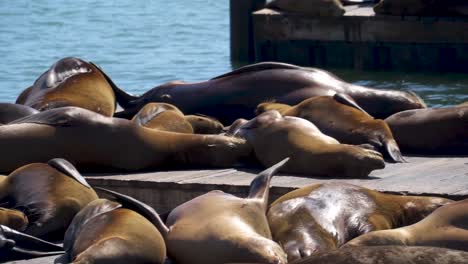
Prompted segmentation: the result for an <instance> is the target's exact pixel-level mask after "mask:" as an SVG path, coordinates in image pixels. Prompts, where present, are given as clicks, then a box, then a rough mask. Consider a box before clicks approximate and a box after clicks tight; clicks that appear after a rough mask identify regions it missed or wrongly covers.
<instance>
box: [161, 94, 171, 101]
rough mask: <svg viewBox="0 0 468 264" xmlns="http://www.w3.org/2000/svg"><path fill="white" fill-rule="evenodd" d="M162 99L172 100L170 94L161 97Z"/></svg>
mask: <svg viewBox="0 0 468 264" xmlns="http://www.w3.org/2000/svg"><path fill="white" fill-rule="evenodd" d="M161 99H163V100H170V99H172V96H170V95H169V94H163V95H161Z"/></svg>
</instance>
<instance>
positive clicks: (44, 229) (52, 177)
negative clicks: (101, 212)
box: [0, 159, 97, 238]
mask: <svg viewBox="0 0 468 264" xmlns="http://www.w3.org/2000/svg"><path fill="white" fill-rule="evenodd" d="M95 199H97V194H96V193H95V192H94V190H93V189H92V188H91V187H90V186H89V185H88V183H87V182H86V180H85V179H84V178H83V176H81V175H80V174H79V172H78V171H77V170H76V169H75V168H74V167H73V165H71V164H70V163H69V162H67V161H66V160H63V159H53V160H50V161H49V162H48V163H47V164H44V163H33V164H29V165H26V166H23V167H20V168H18V169H17V170H15V171H14V172H12V173H11V174H10V175H9V176H8V177H7V179H6V180H4V181H1V182H0V201H2V202H8V205H9V207H11V208H16V209H18V210H20V211H23V212H24V214H25V215H26V216H27V217H28V220H29V224H28V226H27V228H26V230H25V231H24V232H25V233H27V234H30V235H33V236H38V237H44V236H48V237H49V236H54V235H56V237H58V238H61V237H63V234H64V232H65V230H66V229H67V227H68V225H69V224H70V222H71V221H72V219H73V217H74V216H75V214H77V213H78V212H79V211H80V210H81V208H83V207H84V206H86V205H87V204H88V203H89V202H91V201H92V200H95Z"/></svg>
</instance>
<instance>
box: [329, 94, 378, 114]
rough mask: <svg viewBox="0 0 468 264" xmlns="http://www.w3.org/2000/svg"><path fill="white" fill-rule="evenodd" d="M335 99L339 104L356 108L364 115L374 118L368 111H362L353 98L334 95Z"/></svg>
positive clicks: (344, 95) (345, 95)
mask: <svg viewBox="0 0 468 264" xmlns="http://www.w3.org/2000/svg"><path fill="white" fill-rule="evenodd" d="M333 99H335V100H336V101H337V102H339V103H342V104H344V105H347V106H351V107H354V108H356V109H358V110H360V111H362V112H363V113H365V114H367V115H368V116H370V117H372V116H371V115H369V113H367V112H366V110H364V109H362V107H360V106H359V105H358V104H357V103H356V101H354V99H353V98H352V97H351V96H349V95H347V94H342V93H336V94H335V95H333Z"/></svg>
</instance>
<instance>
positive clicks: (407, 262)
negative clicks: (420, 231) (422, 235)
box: [290, 246, 468, 264]
mask: <svg viewBox="0 0 468 264" xmlns="http://www.w3.org/2000/svg"><path fill="white" fill-rule="evenodd" d="M467 259H468V253H467V252H464V251H459V250H450V249H445V248H437V247H402V246H381V247H359V248H343V249H338V250H333V251H331V252H323V253H318V254H314V255H312V256H309V257H307V258H304V259H301V260H298V261H294V262H290V263H291V264H377V263H379V264H381V263H382V264H383V263H385V264H465V263H466V261H467Z"/></svg>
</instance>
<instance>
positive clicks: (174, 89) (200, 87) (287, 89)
mask: <svg viewBox="0 0 468 264" xmlns="http://www.w3.org/2000/svg"><path fill="white" fill-rule="evenodd" d="M114 89H115V90H114V91H115V94H116V98H117V101H118V102H119V104H120V105H121V106H122V107H123V108H124V109H125V111H123V112H120V113H116V116H118V117H126V118H131V117H133V115H134V114H135V113H136V112H138V111H139V110H140V109H141V108H142V107H143V106H144V105H146V104H147V103H149V102H166V103H170V104H173V105H175V106H177V107H178V108H179V109H180V110H181V111H182V112H184V113H185V114H196V113H201V114H205V115H208V116H212V117H215V118H217V119H218V120H220V121H221V122H222V123H223V124H230V123H232V122H233V121H234V120H236V119H237V118H248V119H250V118H253V117H254V110H255V108H256V107H257V105H258V104H260V103H263V102H265V101H269V100H275V101H276V102H278V103H285V104H298V103H300V102H302V101H303V100H305V99H307V98H310V97H313V96H319V95H334V94H335V93H344V94H347V95H349V96H351V97H352V98H354V100H356V102H357V103H358V104H359V105H360V106H361V107H362V108H364V109H365V110H366V111H367V112H368V113H369V114H370V115H372V116H373V117H375V118H385V117H388V116H390V115H392V114H394V113H397V112H401V111H404V110H408V109H415V108H424V107H425V104H424V102H423V101H422V100H421V99H420V98H419V97H418V96H417V95H415V94H414V93H411V92H403V91H394V90H381V89H372V88H366V87H363V86H358V85H353V84H349V83H346V82H344V81H343V80H340V79H339V78H338V77H336V76H335V75H333V74H331V73H329V72H327V71H323V70H320V69H314V68H303V67H299V66H295V65H291V64H284V63H273V62H262V63H257V64H252V65H248V66H245V67H242V68H239V69H237V70H235V71H232V72H230V73H227V74H223V75H221V76H218V77H216V78H213V79H211V80H208V81H204V82H199V83H183V82H171V83H167V84H163V85H161V86H158V87H155V88H153V89H151V90H150V91H148V92H146V93H144V94H143V95H141V96H132V95H129V94H127V93H126V92H124V91H123V90H120V89H118V88H117V87H114Z"/></svg>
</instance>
